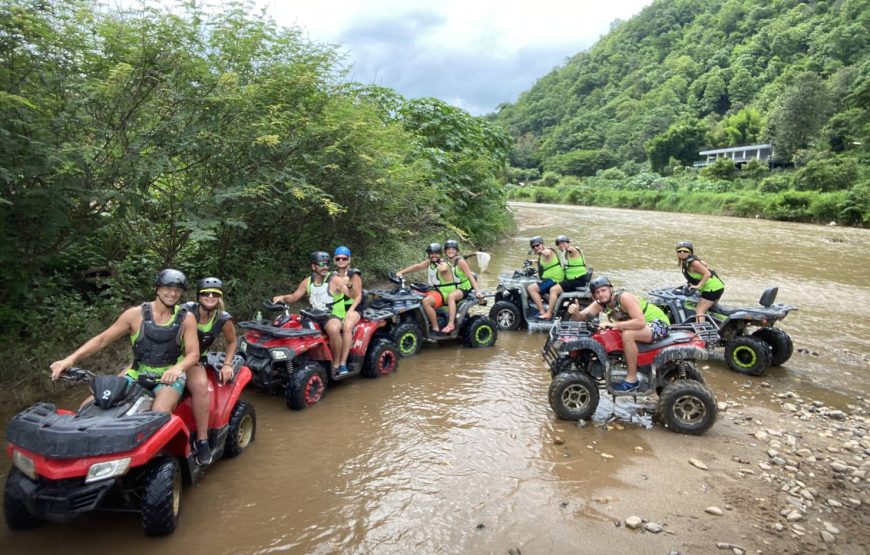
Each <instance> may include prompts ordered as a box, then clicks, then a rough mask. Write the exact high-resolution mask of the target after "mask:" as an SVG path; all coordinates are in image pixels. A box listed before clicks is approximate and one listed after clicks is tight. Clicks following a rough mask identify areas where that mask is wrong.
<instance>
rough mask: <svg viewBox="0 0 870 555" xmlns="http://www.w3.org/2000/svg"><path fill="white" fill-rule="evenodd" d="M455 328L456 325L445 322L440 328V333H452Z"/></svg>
mask: <svg viewBox="0 0 870 555" xmlns="http://www.w3.org/2000/svg"><path fill="white" fill-rule="evenodd" d="M455 329H456V326H454V325H453V324H447V325H446V326H444V327H443V328H441V333H453V330H455Z"/></svg>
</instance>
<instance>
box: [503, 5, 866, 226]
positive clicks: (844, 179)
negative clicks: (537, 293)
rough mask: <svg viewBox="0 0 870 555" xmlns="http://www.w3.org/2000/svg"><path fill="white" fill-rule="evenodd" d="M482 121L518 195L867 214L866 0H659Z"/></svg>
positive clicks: (740, 210)
mask: <svg viewBox="0 0 870 555" xmlns="http://www.w3.org/2000/svg"><path fill="white" fill-rule="evenodd" d="M493 119H494V120H495V121H496V122H498V123H500V124H502V125H504V126H505V127H506V128H508V129H509V130H510V133H511V134H512V135H513V136H514V138H515V146H514V149H513V151H512V154H511V165H512V168H511V172H510V181H511V182H512V183H514V184H517V185H516V186H514V187H512V190H511V195H512V197H513V198H517V199H531V200H537V201H540V202H568V203H576V204H589V205H605V206H622V207H630V208H649V209H663V210H678V211H686V212H710V213H721V214H730V215H738V216H761V217H768V218H775V219H783V220H795V221H809V222H824V223H828V222H830V221H835V222H837V223H840V224H845V225H858V226H866V225H870V170H868V161H870V2H868V1H867V0H831V1H825V0H818V1H808V2H799V1H797V0H774V1H771V2H752V1H749V0H727V1H721V0H657V1H655V2H654V3H653V4H652V5H650V6H648V7H647V8H645V9H644V10H643V11H642V12H641V13H640V14H638V15H637V16H636V17H633V18H632V19H631V20H630V21H625V22H621V21H616V22H614V23H613V25H612V29H611V32H610V33H608V34H607V35H606V36H604V37H602V38H601V39H600V40H599V41H598V42H597V43H596V44H595V45H594V46H593V47H592V48H590V49H589V50H588V51H586V52H582V53H579V54H577V55H576V56H573V57H572V58H571V59H569V60H567V61H566V63H565V64H564V65H563V66H562V67H559V68H556V69H555V70H553V71H552V72H551V73H549V74H548V75H546V76H544V77H542V78H541V79H540V80H539V81H538V82H537V83H535V85H534V86H533V87H532V88H531V89H530V90H528V91H527V92H525V93H523V94H522V95H521V96H520V98H519V99H518V101H517V102H516V103H514V104H508V105H503V106H501V107H500V109H499V111H498V113H497V114H495V115H494V116H493ZM758 143H771V144H773V146H774V154H775V160H776V164H775V167H776V169H775V170H774V171H770V168H769V167H768V165H767V164H764V163H758V162H750V163H748V164H746V165H744V166H742V167H741V168H739V169H738V168H735V165H734V164H733V163H731V162H729V161H726V160H720V161H718V162H717V163H714V164H712V165H710V166H708V167H705V168H703V169H701V170H696V169H694V168H692V163H693V162H694V161H696V160H698V159H699V158H700V156H699V155H698V152H699V151H701V150H704V149H705V147H706V148H719V147H727V146H737V145H747V144H758ZM520 184H521V185H520Z"/></svg>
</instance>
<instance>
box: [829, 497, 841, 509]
mask: <svg viewBox="0 0 870 555" xmlns="http://www.w3.org/2000/svg"><path fill="white" fill-rule="evenodd" d="M828 505H829V506H831V507H834V508H835V509H839V508H841V507H842V506H843V504H842V503H840V502H839V501H837V500H836V499H834V498H833V497H832V498H830V499H828Z"/></svg>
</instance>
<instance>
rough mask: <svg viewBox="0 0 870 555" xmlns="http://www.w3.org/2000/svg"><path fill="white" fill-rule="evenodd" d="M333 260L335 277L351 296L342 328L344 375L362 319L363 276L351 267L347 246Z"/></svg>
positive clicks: (337, 250) (346, 300) (340, 368)
mask: <svg viewBox="0 0 870 555" xmlns="http://www.w3.org/2000/svg"><path fill="white" fill-rule="evenodd" d="M332 260H333V261H334V262H335V275H336V276H337V277H339V278H341V279H342V280H343V281H344V283H345V285H347V289H348V291H349V294H347V295H344V297H343V298H342V302H344V324H343V325H342V328H341V335H342V337H341V360H340V361H339V363H338V373H339V374H344V373H346V372H347V359H348V357H349V356H350V348H351V346H352V345H353V327H354V326H355V325H357V323H358V322H359V319H360V313H359V311H358V310H357V309H358V308H359V304H360V302H362V294H363V283H362V275H361V274H360V271H359V270H357V269H356V268H351V267H350V249H349V248H347V247H345V246H340V247H336V248H335V253H334V254H333V255H332Z"/></svg>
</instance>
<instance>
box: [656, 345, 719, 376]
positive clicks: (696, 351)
mask: <svg viewBox="0 0 870 555" xmlns="http://www.w3.org/2000/svg"><path fill="white" fill-rule="evenodd" d="M676 360H707V351H706V349H701V348H699V347H694V346H691V345H682V346H677V347H669V348H667V349H664V350H663V351H662V352H660V353H659V354H657V355H656V357H655V358H654V359H653V363H652V370H653V372H656V374H658V371H659V369H660V368H663V367H664V366H666V365H667V364H668V363H670V362H674V361H676Z"/></svg>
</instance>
